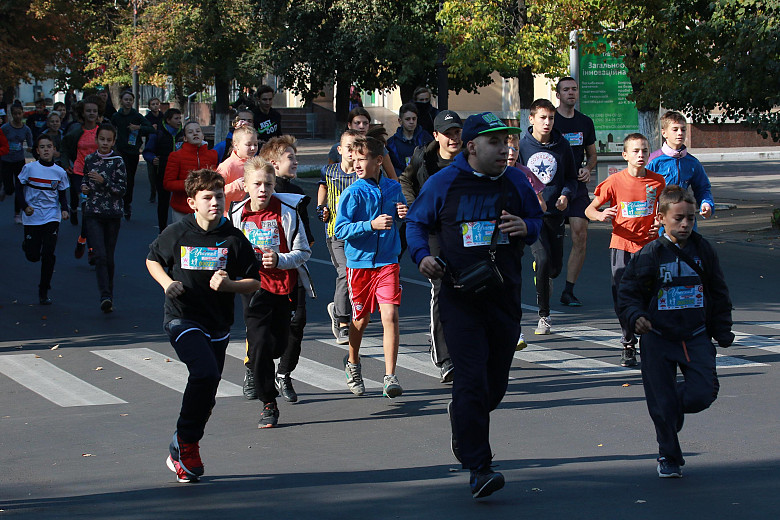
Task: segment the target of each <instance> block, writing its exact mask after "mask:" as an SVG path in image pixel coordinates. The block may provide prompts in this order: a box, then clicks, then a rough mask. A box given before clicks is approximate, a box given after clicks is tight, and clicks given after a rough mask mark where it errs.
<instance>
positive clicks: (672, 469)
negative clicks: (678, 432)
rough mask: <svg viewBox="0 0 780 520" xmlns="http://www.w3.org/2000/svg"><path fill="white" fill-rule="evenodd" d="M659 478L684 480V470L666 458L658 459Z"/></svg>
mask: <svg viewBox="0 0 780 520" xmlns="http://www.w3.org/2000/svg"><path fill="white" fill-rule="evenodd" d="M657 469H658V476H659V477H660V478H682V468H680V465H679V464H675V463H674V462H672V461H670V460H667V458H666V457H660V458H659V459H658V468H657Z"/></svg>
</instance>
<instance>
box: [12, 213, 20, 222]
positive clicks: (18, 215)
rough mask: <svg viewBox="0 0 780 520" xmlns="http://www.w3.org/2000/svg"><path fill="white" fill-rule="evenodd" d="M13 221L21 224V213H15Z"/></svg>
mask: <svg viewBox="0 0 780 520" xmlns="http://www.w3.org/2000/svg"><path fill="white" fill-rule="evenodd" d="M14 223H15V224H21V223H22V214H21V213H17V214H16V215H14Z"/></svg>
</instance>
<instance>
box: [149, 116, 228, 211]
mask: <svg viewBox="0 0 780 520" xmlns="http://www.w3.org/2000/svg"><path fill="white" fill-rule="evenodd" d="M183 132H184V142H183V143H182V145H181V148H179V149H178V150H176V151H175V152H173V153H171V154H170V155H169V156H168V163H167V164H166V165H165V175H164V177H163V187H164V188H165V190H166V191H169V192H170V193H171V209H172V210H173V211H172V215H173V216H172V220H173V222H178V221H179V220H181V219H182V218H184V216H185V215H187V214H189V213H192V212H193V210H194V208H192V207H191V205H190V204H189V203H188V202H187V199H189V195H187V192H186V191H185V186H184V181H185V180H186V179H187V176H188V175H189V173H190V172H191V171H193V170H201V169H204V168H216V167H217V152H215V151H214V150H209V147H208V144H206V142H205V141H204V140H203V130H202V129H201V128H200V124H199V123H197V122H195V121H189V122H188V123H187V124H186V125H184V129H183ZM223 194H224V192H223ZM223 206H224V204H223Z"/></svg>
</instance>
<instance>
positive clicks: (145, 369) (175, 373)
mask: <svg viewBox="0 0 780 520" xmlns="http://www.w3.org/2000/svg"><path fill="white" fill-rule="evenodd" d="M92 353H93V354H95V355H98V356H100V357H102V358H103V359H107V360H108V361H111V362H112V363H115V364H117V365H119V366H122V367H124V368H126V369H128V370H130V371H132V372H135V373H136V374H138V375H140V376H143V377H145V378H146V379H149V380H151V381H154V382H155V383H158V384H161V385H163V386H167V387H168V388H170V389H171V390H176V391H177V392H179V393H184V388H185V387H186V386H187V378H188V376H189V373H188V371H187V365H185V364H184V363H182V362H181V361H178V360H175V359H172V358H169V357H168V356H165V355H163V354H160V353H159V352H155V351H154V350H151V349H148V348H128V349H116V350H93V351H92ZM239 395H242V392H241V387H240V386H238V385H236V384H233V383H231V382H230V381H225V380H222V381H221V382H220V383H219V390H217V397H235V396H239Z"/></svg>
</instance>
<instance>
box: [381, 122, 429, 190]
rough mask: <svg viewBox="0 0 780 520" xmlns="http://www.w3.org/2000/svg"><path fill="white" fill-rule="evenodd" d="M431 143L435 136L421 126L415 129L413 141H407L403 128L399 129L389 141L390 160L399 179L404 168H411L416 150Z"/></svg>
mask: <svg viewBox="0 0 780 520" xmlns="http://www.w3.org/2000/svg"><path fill="white" fill-rule="evenodd" d="M431 141H433V136H432V135H431V134H429V133H428V132H426V131H425V130H424V129H423V127H421V126H417V127H416V128H415V129H414V135H412V138H411V139H407V138H406V137H405V136H404V127H403V126H399V127H398V130H396V131H395V135H393V136H392V137H391V138H390V139H388V140H387V151H389V152H390V160H391V161H392V162H393V166H395V173H396V175H398V177H399V178H400V177H401V174H402V173H403V172H404V168H406V167H407V166H409V162H410V161H411V159H412V154H414V149H415V148H417V147H418V146H425V145H426V144H428V143H430V142H431Z"/></svg>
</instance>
